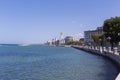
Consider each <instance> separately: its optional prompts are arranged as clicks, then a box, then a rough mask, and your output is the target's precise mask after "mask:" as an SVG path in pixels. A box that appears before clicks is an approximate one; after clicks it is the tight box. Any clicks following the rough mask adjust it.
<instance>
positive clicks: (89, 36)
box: [84, 27, 103, 45]
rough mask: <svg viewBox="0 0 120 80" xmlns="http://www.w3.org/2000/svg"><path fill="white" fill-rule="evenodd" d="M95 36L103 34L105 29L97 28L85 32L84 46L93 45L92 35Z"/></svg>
mask: <svg viewBox="0 0 120 80" xmlns="http://www.w3.org/2000/svg"><path fill="white" fill-rule="evenodd" d="M94 34H103V27H97V29H96V30H88V31H84V44H85V45H91V44H92V41H93V40H92V35H94Z"/></svg>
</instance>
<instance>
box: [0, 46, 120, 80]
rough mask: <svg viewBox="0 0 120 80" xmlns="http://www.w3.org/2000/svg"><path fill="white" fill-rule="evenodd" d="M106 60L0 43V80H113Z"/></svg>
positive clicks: (67, 50) (113, 69)
mask: <svg viewBox="0 0 120 80" xmlns="http://www.w3.org/2000/svg"><path fill="white" fill-rule="evenodd" d="M117 74H118V70H117V68H116V66H115V65H114V64H113V63H112V62H111V61H110V60H108V59H105V58H103V57H100V56H96V55H93V54H90V53H87V52H84V51H81V50H77V49H74V48H71V47H55V46H46V45H26V46H21V45H18V44H1V45H0V80H115V78H116V76H117Z"/></svg>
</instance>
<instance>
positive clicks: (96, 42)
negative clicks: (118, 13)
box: [92, 34, 102, 46]
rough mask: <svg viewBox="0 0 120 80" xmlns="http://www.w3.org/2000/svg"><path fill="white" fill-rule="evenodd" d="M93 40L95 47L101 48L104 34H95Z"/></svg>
mask: <svg viewBox="0 0 120 80" xmlns="http://www.w3.org/2000/svg"><path fill="white" fill-rule="evenodd" d="M92 39H93V43H94V45H95V46H100V44H101V41H102V34H93V35H92ZM100 40H101V41H100Z"/></svg>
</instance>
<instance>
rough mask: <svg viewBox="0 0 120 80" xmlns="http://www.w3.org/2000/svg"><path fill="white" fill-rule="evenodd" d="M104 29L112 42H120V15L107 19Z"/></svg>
mask: <svg viewBox="0 0 120 80" xmlns="http://www.w3.org/2000/svg"><path fill="white" fill-rule="evenodd" d="M103 31H104V35H105V38H106V39H107V38H108V37H110V38H111V39H110V42H111V43H112V44H113V43H118V42H119V41H120V36H119V35H118V33H120V17H114V18H113V17H112V18H110V19H107V20H105V21H104V24H103Z"/></svg>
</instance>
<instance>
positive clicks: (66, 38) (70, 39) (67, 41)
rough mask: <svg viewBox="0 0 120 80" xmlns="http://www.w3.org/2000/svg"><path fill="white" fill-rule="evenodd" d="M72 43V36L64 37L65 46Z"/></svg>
mask: <svg viewBox="0 0 120 80" xmlns="http://www.w3.org/2000/svg"><path fill="white" fill-rule="evenodd" d="M72 41H74V37H73V36H67V37H65V44H67V43H69V42H72Z"/></svg>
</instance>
